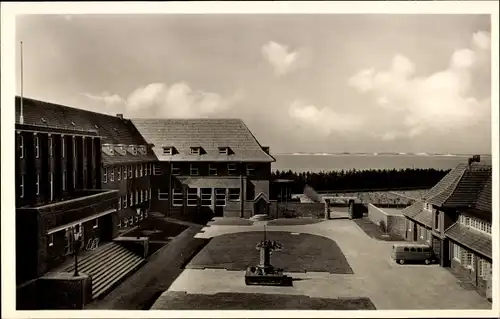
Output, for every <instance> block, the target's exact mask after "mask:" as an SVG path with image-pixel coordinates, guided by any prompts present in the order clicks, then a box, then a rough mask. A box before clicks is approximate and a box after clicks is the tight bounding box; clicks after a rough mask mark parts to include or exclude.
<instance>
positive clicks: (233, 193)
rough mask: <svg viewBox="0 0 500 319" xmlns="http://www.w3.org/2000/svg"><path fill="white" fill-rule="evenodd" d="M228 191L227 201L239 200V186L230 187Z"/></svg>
mask: <svg viewBox="0 0 500 319" xmlns="http://www.w3.org/2000/svg"><path fill="white" fill-rule="evenodd" d="M228 192H229V201H232V202H233V201H234V202H237V201H239V200H240V189H239V188H230V189H229V191H228Z"/></svg>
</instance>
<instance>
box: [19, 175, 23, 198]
mask: <svg viewBox="0 0 500 319" xmlns="http://www.w3.org/2000/svg"><path fill="white" fill-rule="evenodd" d="M19 197H20V198H24V174H22V175H21V183H20V185H19Z"/></svg>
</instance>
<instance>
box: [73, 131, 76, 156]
mask: <svg viewBox="0 0 500 319" xmlns="http://www.w3.org/2000/svg"><path fill="white" fill-rule="evenodd" d="M73 158H74V159H75V158H76V137H75V136H73Z"/></svg>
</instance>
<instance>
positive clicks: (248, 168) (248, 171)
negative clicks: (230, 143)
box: [247, 164, 255, 176]
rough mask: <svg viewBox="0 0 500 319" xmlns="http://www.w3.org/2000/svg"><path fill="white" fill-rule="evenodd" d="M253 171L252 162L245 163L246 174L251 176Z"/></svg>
mask: <svg viewBox="0 0 500 319" xmlns="http://www.w3.org/2000/svg"><path fill="white" fill-rule="evenodd" d="M254 171H255V170H254V168H253V166H252V164H247V176H252V175H253V173H254Z"/></svg>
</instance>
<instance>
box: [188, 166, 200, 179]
mask: <svg viewBox="0 0 500 319" xmlns="http://www.w3.org/2000/svg"><path fill="white" fill-rule="evenodd" d="M189 175H191V176H199V175H200V170H199V168H198V166H196V165H195V164H189Z"/></svg>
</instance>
